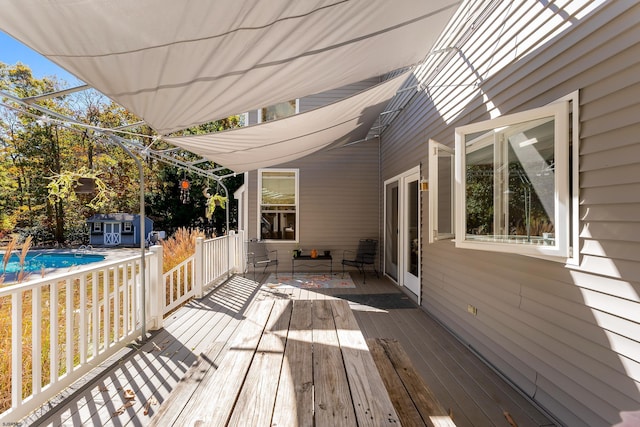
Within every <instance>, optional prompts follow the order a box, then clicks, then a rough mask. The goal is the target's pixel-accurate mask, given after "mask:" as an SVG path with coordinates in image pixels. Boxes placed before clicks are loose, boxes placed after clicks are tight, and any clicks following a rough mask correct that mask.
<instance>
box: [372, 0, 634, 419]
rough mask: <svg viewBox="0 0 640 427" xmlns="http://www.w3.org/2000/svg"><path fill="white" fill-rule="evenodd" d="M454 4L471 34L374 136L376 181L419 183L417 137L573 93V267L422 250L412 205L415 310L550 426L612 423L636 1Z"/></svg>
mask: <svg viewBox="0 0 640 427" xmlns="http://www.w3.org/2000/svg"><path fill="white" fill-rule="evenodd" d="M481 3H482V5H481V7H480V6H478V5H480V4H481ZM467 4H468V5H471V6H470V11H469V13H468V14H467V15H466V18H468V19H461V20H460V21H459V22H460V23H461V25H462V24H463V23H469V22H472V21H474V20H475V21H476V23H477V25H476V29H475V31H473V32H471V31H468V32H465V31H464V30H462V31H459V33H458V34H457V35H456V36H452V37H450V38H449V39H448V40H445V41H444V45H441V46H438V47H440V48H444V47H447V45H448V46H456V47H457V48H458V49H456V50H450V51H449V53H443V54H441V56H440V58H441V59H443V60H444V59H446V61H447V65H446V66H445V67H443V68H442V69H441V70H440V71H438V72H437V74H435V73H434V74H431V73H430V72H428V71H425V69H426V65H425V66H424V67H423V68H421V69H418V70H417V71H416V75H417V76H416V77H415V79H414V80H416V81H418V80H419V81H422V82H426V84H427V86H428V88H427V89H426V90H424V91H421V92H419V93H418V94H417V95H414V96H413V98H412V99H411V100H410V102H409V103H408V104H407V106H406V108H405V109H404V110H403V111H402V112H401V113H400V114H399V115H398V116H397V117H395V120H394V121H393V122H392V124H391V125H390V127H389V128H387V130H386V131H385V132H384V133H383V135H382V139H381V164H382V179H383V180H384V179H387V178H390V177H393V176H395V175H397V174H398V173H400V172H402V171H405V170H407V169H409V168H411V167H413V166H415V165H416V164H418V163H422V164H423V173H422V175H423V176H425V177H426V176H427V170H426V166H424V165H426V164H427V149H426V148H427V142H428V140H429V138H433V139H435V140H437V141H439V142H441V143H443V144H445V145H448V146H451V147H453V145H454V129H455V127H456V126H461V125H464V124H468V123H473V122H477V121H481V120H486V119H489V118H491V117H495V116H497V115H501V114H507V113H513V112H517V111H523V110H527V109H530V108H534V107H539V106H543V105H545V104H548V103H550V102H552V101H554V100H556V99H558V98H560V97H562V96H564V95H567V94H569V93H571V92H573V91H575V90H580V156H579V164H580V168H579V169H580V181H579V185H580V192H579V201H580V212H579V215H578V216H579V230H580V245H579V248H574V250H578V251H579V253H580V257H579V265H569V264H564V263H562V262H554V261H546V260H542V259H537V258H532V257H527V256H521V255H513V254H506V253H504V254H503V253H496V252H485V251H479V250H463V249H456V248H455V246H454V243H453V242H452V241H440V242H437V243H434V244H428V243H427V241H428V239H427V231H426V230H427V227H428V220H429V218H428V204H427V203H428V198H427V197H423V200H422V214H421V219H422V230H423V235H422V251H423V252H422V256H423V258H422V284H421V286H422V298H423V299H422V304H423V306H424V308H425V309H426V310H427V311H429V312H430V313H432V314H433V315H434V316H435V317H436V318H438V319H439V320H440V321H441V322H443V323H444V324H445V325H446V326H447V327H448V328H450V329H451V330H452V332H453V333H455V334H457V335H458V336H459V337H460V339H461V340H463V341H464V342H465V343H467V344H468V345H469V347H470V348H471V349H472V350H474V351H476V352H477V353H478V354H479V355H480V356H481V357H482V358H484V359H485V360H486V361H487V362H488V363H489V364H491V365H492V366H494V367H495V368H496V369H498V370H499V371H500V372H502V373H503V374H504V375H505V376H506V377H507V378H508V379H509V380H510V381H512V382H513V383H514V384H515V385H516V386H517V387H518V388H519V389H520V390H521V391H522V392H523V393H525V394H526V395H527V396H529V397H530V398H531V399H533V400H534V401H535V402H537V403H539V404H540V405H541V406H542V407H543V408H545V409H546V410H548V411H549V412H550V413H551V414H552V415H553V416H554V417H555V418H556V419H558V420H559V421H560V422H561V423H563V424H566V425H569V426H578V425H580V426H583V425H585V426H608V425H612V424H615V423H617V422H619V421H620V412H621V411H638V410H640V215H639V213H640V5H638V4H637V2H633V1H611V2H588V1H581V0H574V1H556V2H532V1H529V0H519V1H513V2H467ZM487 5H488V6H487ZM476 6H478V7H479V8H478V9H475V12H473V8H474V7H476ZM463 7H464V6H463ZM485 7H486V9H484V10H485V11H486V12H487V13H486V14H485V15H484V17H483V18H484V19H480V18H479V17H482V15H481V14H480V13H479V11H480V10H481V9H482V8H485ZM434 56H435V55H434ZM432 59H434V60H435V59H437V58H435V57H432ZM411 84H415V82H411ZM405 96H407V97H408V96H410V95H409V94H407V95H405ZM400 101H402V100H400ZM400 101H398V102H400ZM421 194H422V195H423V196H426V194H427V193H421ZM380 233H382V231H380ZM468 304H472V305H474V306H475V307H477V310H478V311H477V315H476V316H473V315H472V314H469V313H468V311H467V307H468Z"/></svg>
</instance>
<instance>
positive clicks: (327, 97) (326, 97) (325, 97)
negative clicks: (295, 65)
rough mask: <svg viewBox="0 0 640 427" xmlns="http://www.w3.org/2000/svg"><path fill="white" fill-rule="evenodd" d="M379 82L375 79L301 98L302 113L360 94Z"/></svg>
mask: <svg viewBox="0 0 640 427" xmlns="http://www.w3.org/2000/svg"><path fill="white" fill-rule="evenodd" d="M379 82H380V79H379V78H378V77H375V78H371V79H367V80H362V81H360V82H356V83H352V84H349V85H345V86H342V87H339V88H337V89H332V90H328V91H326V92H322V93H317V94H314V95H309V96H305V97H304V98H300V112H301V113H304V112H305V111H309V110H313V109H314V108H319V107H324V106H325V105H328V104H331V103H332V102H336V101H338V100H340V99H343V98H346V97H348V96H351V95H354V94H356V93H358V92H362V91H363V90H366V89H368V88H370V87H371V86H375V85H376V84H378V83H379Z"/></svg>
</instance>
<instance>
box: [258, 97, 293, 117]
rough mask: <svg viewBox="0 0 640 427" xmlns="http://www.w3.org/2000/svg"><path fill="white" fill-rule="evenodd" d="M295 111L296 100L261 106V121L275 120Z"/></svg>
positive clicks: (290, 114)
mask: <svg viewBox="0 0 640 427" xmlns="http://www.w3.org/2000/svg"><path fill="white" fill-rule="evenodd" d="M295 113H296V101H295V99H294V100H291V101H285V102H280V103H279V104H275V105H270V106H268V107H264V108H262V121H263V122H268V121H269V120H277V119H281V118H283V117H288V116H292V115H294V114H295Z"/></svg>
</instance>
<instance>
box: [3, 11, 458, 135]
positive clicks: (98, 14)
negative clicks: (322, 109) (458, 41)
mask: <svg viewBox="0 0 640 427" xmlns="http://www.w3.org/2000/svg"><path fill="white" fill-rule="evenodd" d="M459 4H460V1H454V0H295V1H293V0H262V1H259V0H243V1H240V0H189V1H176V0H134V1H132V0H56V1H51V0H0V8H1V10H2V13H0V29H2V30H3V31H5V32H6V33H8V34H10V35H11V36H13V37H15V38H16V39H18V40H19V41H21V42H23V43H25V44H26V45H27V46H29V47H31V48H33V49H34V50H36V51H37V52H39V53H41V54H43V55H44V56H46V57H47V58H49V59H50V60H52V61H53V62H55V63H56V64H58V65H59V66H61V67H62V68H64V69H66V70H67V71H69V72H70V73H72V74H74V75H76V76H77V77H78V78H79V79H81V80H83V81H84V82H86V83H87V84H89V85H90V86H92V87H94V88H95V89H97V90H99V91H100V92H102V93H103V94H104V95H106V96H108V97H109V98H111V99H113V100H114V101H116V102H117V103H119V104H120V105H122V106H123V107H125V108H127V109H128V110H129V111H131V112H133V113H134V114H136V115H138V116H139V117H141V118H142V119H143V120H145V121H146V122H147V124H149V125H150V126H151V127H153V128H154V129H155V130H156V131H157V132H158V133H160V134H164V135H166V134H168V133H171V132H174V131H176V130H180V129H184V128H188V127H191V126H194V125H197V124H201V123H205V122H208V121H212V120H216V119H220V118H225V117H229V116H231V115H235V114H239V113H243V112H245V111H249V110H252V109H257V108H259V107H264V106H267V105H272V104H275V103H277V102H281V101H286V100H290V99H296V98H301V97H304V96H307V95H310V94H314V93H319V92H323V91H325V90H329V89H333V88H336V87H340V86H343V85H346V84H349V83H353V82H357V81H361V80H364V79H366V78H370V77H373V76H378V75H382V74H384V73H386V72H389V71H392V70H395V69H399V68H402V67H405V66H407V65H411V64H414V63H416V62H419V61H421V60H422V59H423V58H424V57H425V56H426V54H427V53H428V51H429V49H430V47H431V46H432V45H433V43H434V42H435V40H436V38H437V37H438V36H439V34H440V33H441V31H442V30H443V28H444V27H445V25H446V24H447V22H448V21H449V19H450V18H451V16H452V15H453V13H454V12H455V10H456V9H457V7H458V5H459ZM336 126H338V125H337V124H336Z"/></svg>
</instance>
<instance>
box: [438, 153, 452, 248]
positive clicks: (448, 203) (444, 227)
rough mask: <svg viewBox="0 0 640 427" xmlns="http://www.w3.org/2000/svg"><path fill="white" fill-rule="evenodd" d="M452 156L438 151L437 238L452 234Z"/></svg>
mask: <svg viewBox="0 0 640 427" xmlns="http://www.w3.org/2000/svg"><path fill="white" fill-rule="evenodd" d="M453 179H454V176H453V154H451V153H448V152H446V151H442V150H439V151H438V201H437V203H438V205H437V206H438V224H437V226H438V228H437V230H438V237H440V236H442V235H452V234H453V188H452V183H453Z"/></svg>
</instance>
